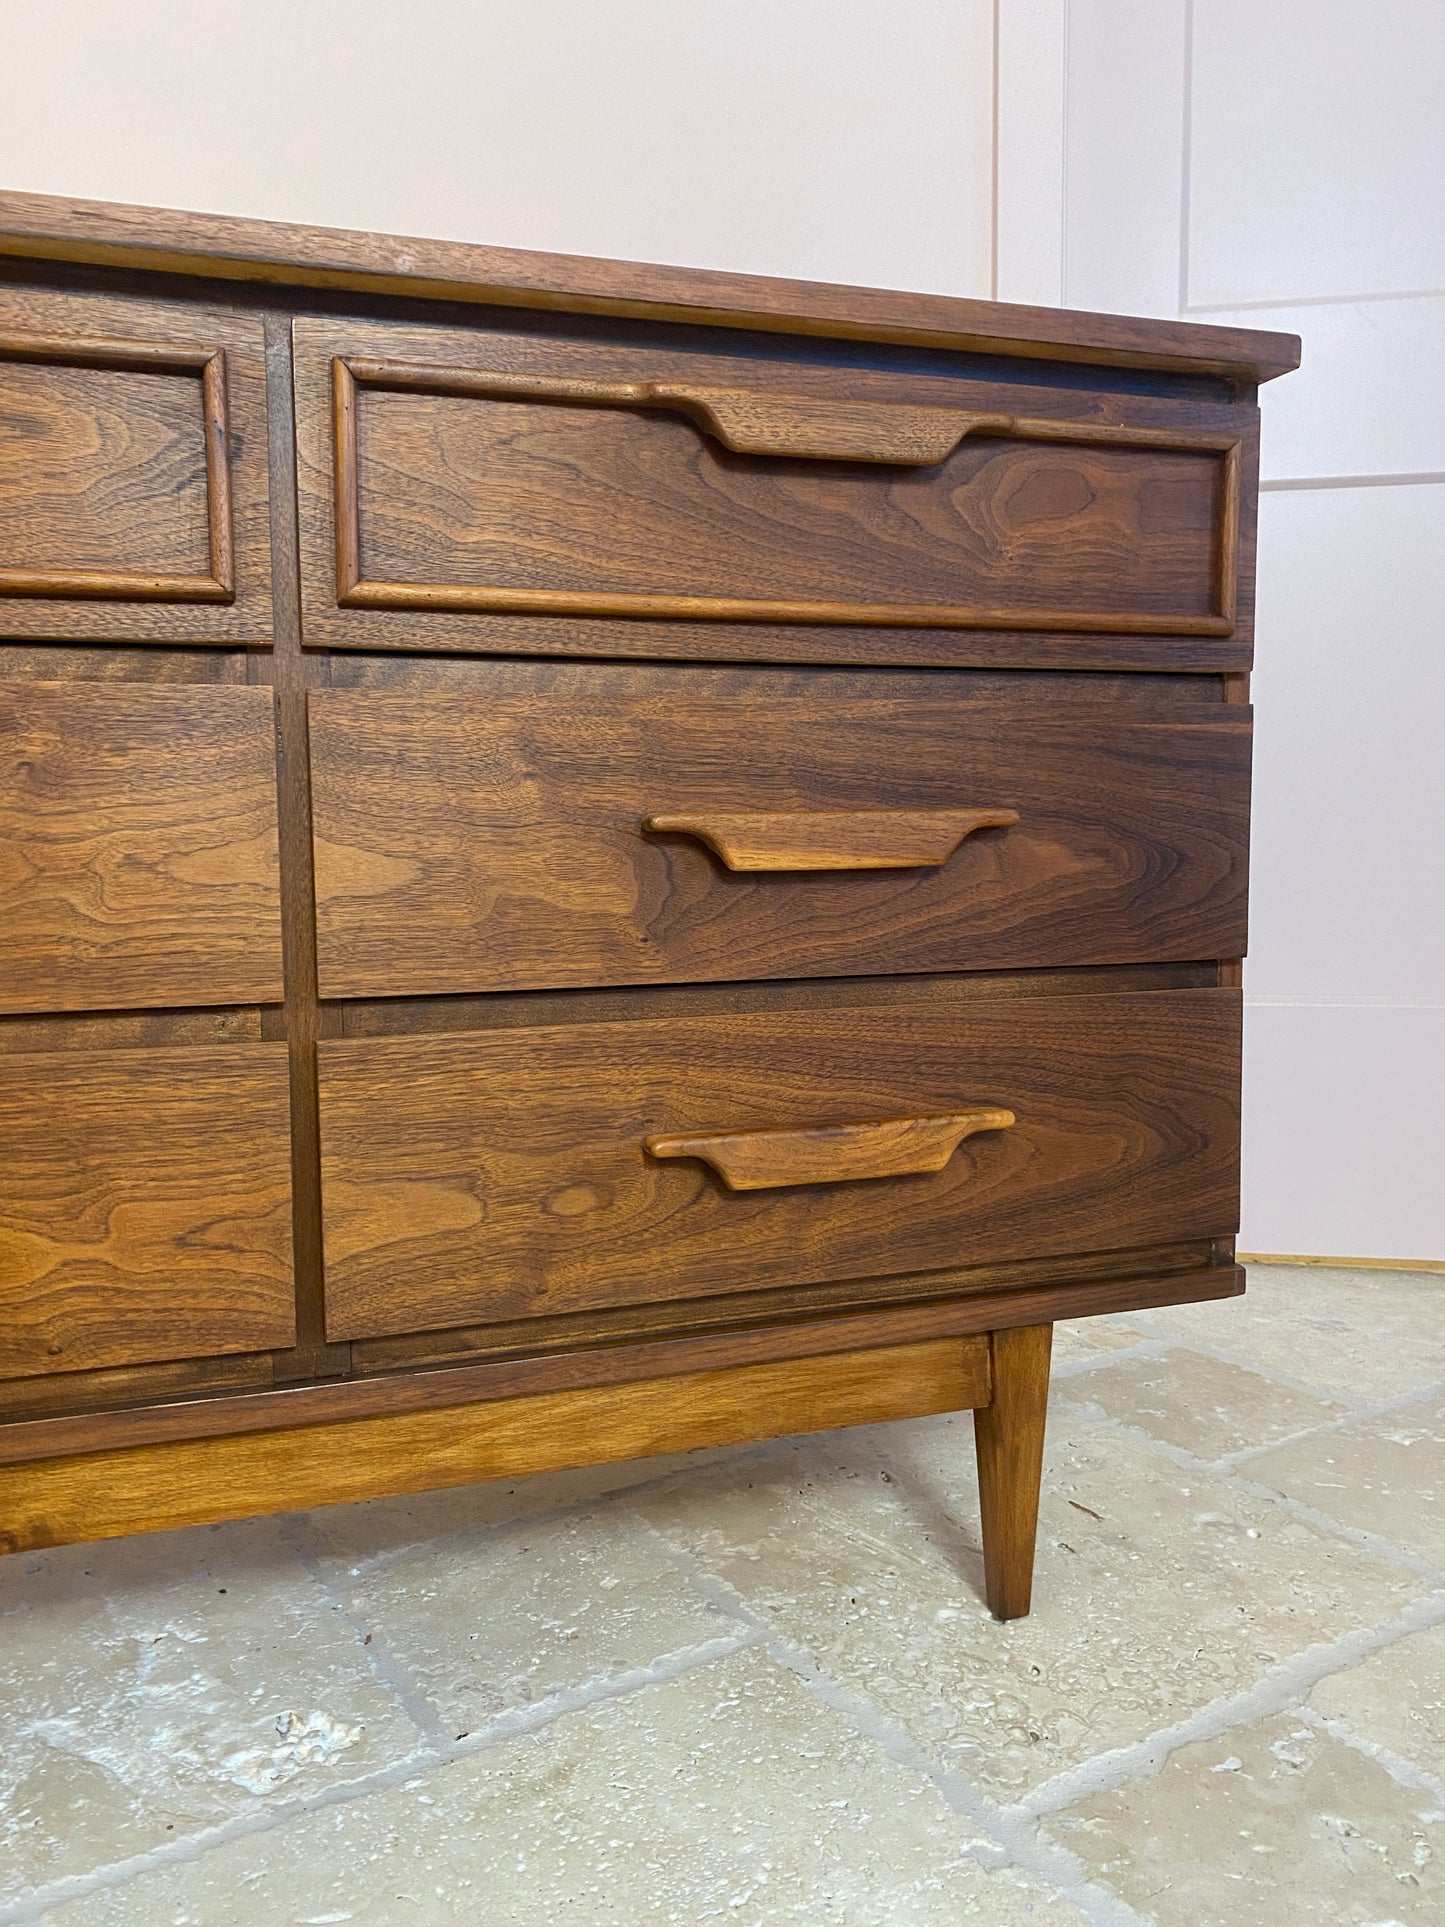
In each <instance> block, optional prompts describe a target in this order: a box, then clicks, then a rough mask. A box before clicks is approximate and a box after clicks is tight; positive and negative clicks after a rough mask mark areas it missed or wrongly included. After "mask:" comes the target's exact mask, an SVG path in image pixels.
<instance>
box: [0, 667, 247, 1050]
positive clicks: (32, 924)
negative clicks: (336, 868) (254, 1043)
mask: <svg viewBox="0 0 1445 1927" xmlns="http://www.w3.org/2000/svg"><path fill="white" fill-rule="evenodd" d="M281 994H282V983H281V917H280V887H279V881H278V873H277V842H276V767H275V725H274V722H273V718H272V696H271V692H270V690H269V689H246V688H227V687H215V686H208V687H204V688H181V687H177V686H175V685H174V684H172V685H169V686H157V685H142V684H118V683H79V682H76V683H4V684H0V1010H3V1011H7V1012H14V1011H63V1010H116V1009H126V1008H131V1009H135V1008H147V1007H155V1006H164V1005H187V1004H231V1003H264V1002H270V1001H276V1000H279V999H280V997H281Z"/></svg>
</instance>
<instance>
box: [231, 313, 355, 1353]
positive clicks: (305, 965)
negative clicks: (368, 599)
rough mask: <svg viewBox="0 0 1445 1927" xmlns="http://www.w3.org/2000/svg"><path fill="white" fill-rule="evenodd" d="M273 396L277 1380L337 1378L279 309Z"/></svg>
mask: <svg viewBox="0 0 1445 1927" xmlns="http://www.w3.org/2000/svg"><path fill="white" fill-rule="evenodd" d="M265 321H266V402H267V420H268V424H269V431H268V432H269V441H270V447H269V456H270V474H271V584H272V587H271V594H272V604H273V610H274V615H273V623H274V627H273V631H272V647H271V649H270V651H269V652H268V651H263V650H256V649H253V650H250V651H249V652H248V654H247V664H248V675H249V679H250V680H251V681H252V682H257V683H265V682H267V681H268V680H269V681H270V682H271V684H272V686H273V687H274V689H275V691H276V778H277V800H278V806H279V812H280V825H281V949H282V957H283V963H284V968H285V975H286V1003H285V1006H284V1008H276V1007H274V1006H273V1007H272V1008H270V1009H268V1010H266V1011H264V1012H263V1014H262V1019H261V1027H262V1035H263V1036H264V1037H271V1038H277V1039H283V1038H284V1040H285V1041H286V1043H287V1044H288V1045H289V1046H290V1052H291V1186H292V1210H293V1226H292V1235H293V1241H294V1249H295V1261H296V1345H295V1348H294V1350H292V1351H288V1352H277V1353H276V1354H275V1356H274V1361H273V1377H274V1379H275V1381H276V1382H277V1383H278V1384H288V1383H291V1382H293V1381H295V1380H297V1379H306V1378H337V1377H340V1376H342V1375H343V1374H345V1373H347V1372H349V1371H350V1370H351V1347H350V1345H349V1344H331V1343H328V1342H327V1338H326V1328H325V1306H324V1302H323V1295H322V1293H323V1284H322V1262H321V1142H320V1130H319V1123H318V1117H317V1106H316V1040H317V1038H318V1037H334V1036H339V1035H340V1034H341V1013H340V1011H337V1010H329V1009H323V1008H322V1006H321V1004H320V1002H319V1000H318V997H317V991H316V897H315V891H314V887H313V875H312V854H311V770H310V759H309V756H308V751H307V741H306V692H307V690H308V688H311V687H313V686H315V685H317V684H324V683H326V682H328V681H329V680H330V658H329V657H328V656H326V655H325V654H317V655H314V656H310V657H308V656H307V655H305V654H304V653H303V651H302V648H301V587H300V576H299V569H300V543H299V536H298V530H297V517H296V423H295V399H294V393H293V389H292V378H291V316H290V315H289V314H287V313H284V312H276V311H268V313H267V314H266V317H265Z"/></svg>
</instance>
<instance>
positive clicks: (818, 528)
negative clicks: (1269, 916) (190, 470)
mask: <svg viewBox="0 0 1445 1927" xmlns="http://www.w3.org/2000/svg"><path fill="white" fill-rule="evenodd" d="M297 342H298V395H299V400H300V406H301V411H302V424H301V432H302V437H303V466H302V498H303V523H304V526H305V530H306V535H305V542H304V546H305V552H306V567H307V573H308V576H309V577H310V578H311V580H310V583H309V588H308V614H310V613H312V612H314V613H315V615H316V616H317V618H318V629H319V632H318V633H317V634H316V635H315V636H313V638H312V639H313V640H316V641H321V640H325V639H326V638H327V637H328V636H330V637H331V639H333V640H342V639H343V638H344V637H345V635H346V633H347V631H346V626H345V625H344V624H338V623H337V622H336V621H335V614H336V611H337V610H339V609H344V610H352V611H368V610H369V611H387V610H392V611H414V612H417V613H418V614H423V615H424V614H425V613H427V612H430V613H431V614H432V615H434V616H442V615H447V614H450V615H454V616H455V615H461V616H472V617H487V616H494V617H495V616H506V615H510V616H513V617H515V616H517V615H522V616H531V617H536V618H539V619H545V618H548V617H553V618H555V617H570V618H575V619H583V620H585V619H589V618H616V617H625V618H630V619H633V620H638V619H641V620H646V621H661V622H664V623H666V622H694V623H696V622H702V623H717V622H726V623H742V624H783V625H787V624H801V625H812V626H817V625H843V626H849V625H872V626H878V627H884V628H896V627H899V626H903V627H920V628H924V629H964V630H966V629H990V630H1007V631H1029V632H1036V631H1062V632H1066V633H1085V634H1087V633H1109V634H1115V635H1121V634H1122V635H1126V636H1127V635H1130V634H1151V635H1159V636H1176V637H1177V636H1196V637H1227V636H1229V635H1230V634H1231V633H1232V631H1233V628H1234V623H1235V603H1236V591H1237V577H1238V545H1239V525H1240V499H1241V486H1242V478H1243V467H1242V463H1243V461H1244V457H1243V455H1242V452H1241V451H1242V441H1241V438H1242V437H1244V436H1248V435H1249V434H1250V433H1251V432H1252V417H1251V415H1250V411H1248V410H1243V409H1238V408H1236V409H1233V410H1228V409H1225V408H1223V407H1219V406H1210V405H1205V406H1204V407H1203V408H1202V409H1196V410H1194V411H1193V413H1191V412H1190V411H1189V410H1188V409H1187V408H1186V407H1184V406H1183V405H1182V404H1174V405H1173V412H1172V413H1171V412H1170V409H1169V407H1168V406H1161V405H1160V404H1158V403H1152V404H1151V403H1149V402H1143V403H1135V404H1133V405H1132V408H1131V406H1130V404H1125V410H1126V411H1128V412H1132V414H1134V415H1135V416H1137V417H1138V419H1137V420H1128V421H1125V420H1120V419H1106V418H1104V417H1105V416H1108V415H1109V414H1110V412H1111V407H1110V404H1108V403H1107V402H1103V403H1102V404H1101V398H1100V397H1099V396H1097V395H1091V394H1090V395H1081V394H1071V393H1069V392H1068V391H1062V392H1061V391H1058V390H1054V391H1049V390H1037V389H1026V390H1022V391H1020V390H1017V389H1011V388H1008V387H1006V386H1004V385H1001V384H994V385H992V386H988V385H985V384H981V383H977V382H952V381H950V380H949V379H948V378H947V377H933V378H931V379H923V378H918V379H914V380H911V381H909V380H905V379H904V378H902V377H898V376H894V377H890V376H887V375H883V374H876V373H870V372H868V371H861V370H854V369H849V370H844V369H828V368H826V367H825V368H819V367H816V366H813V367H809V366H806V365H805V364H798V365H796V366H793V367H789V366H788V364H786V363H782V364H778V363H774V362H766V361H758V362H751V361H748V360H746V359H743V358H740V357H721V358H713V357H704V356H699V355H691V356H689V355H679V354H677V353H676V352H675V351H665V350H648V349H644V348H630V349H623V348H613V349H602V348H600V347H596V346H593V345H590V344H583V343H577V342H568V343H552V344H546V343H538V342H536V341H529V340H528V339H527V338H526V337H508V336H505V335H500V334H499V335H495V336H492V335H486V334H481V333H476V334H470V335H467V334H453V333H450V332H448V331H442V330H435V331H433V330H421V329H407V328H396V329H392V330H388V329H386V328H382V327H376V328H372V329H369V330H367V329H355V330H353V331H352V332H351V333H350V334H349V335H348V333H347V332H346V331H345V330H343V329H341V328H339V327H338V326H337V325H335V324H325V323H321V322H301V323H298V324H297ZM788 383H791V385H792V392H789V388H788V387H787V386H786V385H784V384H788ZM1151 408H1152V410H1153V412H1152V413H1151V412H1150V411H1151ZM1081 410H1084V411H1087V412H1080V411H1081ZM1112 411H1113V412H1114V413H1118V412H1120V411H1119V405H1118V403H1117V402H1114V403H1113V404H1112ZM328 608H329V611H330V617H331V619H330V620H328V619H327V610H328ZM401 646H405V645H404V644H403V645H401ZM410 646H412V647H417V646H425V645H424V644H418V643H417V642H416V641H415V640H413V641H412V643H411V645H410ZM514 646H515V645H514ZM522 646H525V645H522Z"/></svg>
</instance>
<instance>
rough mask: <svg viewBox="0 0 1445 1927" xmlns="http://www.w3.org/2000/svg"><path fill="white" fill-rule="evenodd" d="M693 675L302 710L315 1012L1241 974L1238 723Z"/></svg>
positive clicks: (1244, 795) (581, 680)
mask: <svg viewBox="0 0 1445 1927" xmlns="http://www.w3.org/2000/svg"><path fill="white" fill-rule="evenodd" d="M714 673H715V672H711V671H698V672H696V674H695V675H694V676H692V677H690V678H689V679H688V682H687V685H686V687H683V686H681V685H680V686H679V690H678V693H677V695H676V696H675V697H670V696H667V695H662V696H655V697H651V698H639V699H637V700H633V701H629V700H627V699H626V698H625V697H619V696H617V695H616V694H615V693H614V694H612V695H610V696H603V695H601V694H598V695H596V696H591V695H589V693H588V690H587V687H586V684H587V680H588V676H587V672H583V671H580V670H579V671H576V672H572V674H571V675H570V677H569V681H568V693H567V694H565V695H562V696H557V695H550V694H539V695H538V696H536V697H527V696H523V695H519V694H515V693H514V694H502V693H499V694H498V695H497V696H496V697H489V696H486V695H484V694H482V693H481V692H480V691H476V692H469V693H467V694H465V695H464V694H462V693H460V692H454V691H449V692H447V693H445V694H443V693H428V694H421V695H418V694H402V693H395V694H392V693H382V692H372V691H348V690H321V691H314V692H313V693H312V695H311V698H310V717H311V761H312V778H313V785H314V809H315V830H316V889H317V913H318V936H317V943H318V962H319V970H320V982H321V992H322V995H323V996H326V997H368V996H402V995H412V996H420V995H427V994H436V993H448V992H450V993H462V992H468V991H487V990H503V989H520V988H532V987H547V986H569V985H571V986H578V985H587V984H633V983H647V982H658V983H665V982H680V981H707V980H721V979H739V978H744V977H756V978H774V977H800V976H813V975H818V976H835V975H848V974H861V973H870V972H890V971H925V970H929V971H931V970H953V969H984V968H1022V967H1026V966H1040V965H1062V964H1092V963H1132V962H1140V961H1147V960H1156V961H1169V960H1186V959H1194V958H1206V957H1231V956H1238V955H1241V954H1242V952H1243V950H1244V940H1245V908H1246V904H1245V892H1246V853H1247V832H1248V809H1249V747H1250V744H1249V723H1248V715H1249V712H1248V711H1247V710H1246V709H1243V708H1235V707H1232V706H1225V705H1223V704H1220V705H1218V706H1217V707H1214V706H1208V707H1206V706H1205V705H1202V704H1201V705H1199V706H1198V707H1197V708H1196V709H1194V710H1193V711H1192V718H1193V719H1192V720H1178V719H1175V720H1135V721H1127V720H1117V719H1115V713H1114V712H1111V711H1110V710H1108V709H1107V708H1106V707H1105V706H1104V705H1102V704H1093V705H1090V706H1088V707H1084V706H1079V707H1075V708H1069V707H1063V706H1059V705H1055V704H1047V705H1046V704H1044V703H1035V704H1033V705H1029V706H1024V705H1022V704H1012V705H1009V704H1003V703H992V704H983V703H969V702H967V701H964V700H961V699H950V698H949V697H947V696H946V695H942V696H940V697H939V698H938V699H937V700H873V699H869V698H867V697H854V698H852V699H833V698H830V697H828V696H826V695H814V694H807V693H804V694H798V693H796V692H790V690H789V688H788V685H789V683H790V680H791V679H789V678H786V677H783V676H780V675H776V672H768V671H759V672H756V673H755V675H754V676H753V677H752V678H750V679H749V684H748V687H749V689H750V690H751V691H752V693H747V694H729V693H725V692H724V691H723V690H721V689H719V690H718V691H717V693H715V694H709V693H707V691H706V690H702V691H700V689H699V684H700V683H701V682H702V681H703V679H704V678H707V679H711V678H712V676H713V675H714ZM597 680H598V685H599V689H600V688H601V686H602V684H603V682H604V681H605V680H606V678H605V674H604V672H598V677H597ZM722 680H723V678H722V677H721V675H719V676H718V681H719V682H721V681H722ZM770 683H776V685H777V686H776V687H774V688H771V689H770V688H769V687H768V685H769V684H770ZM610 687H611V688H612V690H613V691H614V692H615V690H616V687H617V685H616V682H615V680H614V681H613V682H612V683H611V684H610ZM1176 718H1177V712H1176ZM1011 819H1014V820H1011ZM649 826H651V827H649ZM879 866H882V867H879Z"/></svg>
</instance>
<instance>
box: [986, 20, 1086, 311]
mask: <svg viewBox="0 0 1445 1927" xmlns="http://www.w3.org/2000/svg"><path fill="white" fill-rule="evenodd" d="M996 18H997V23H998V125H997V136H996V138H997V150H996V151H997V157H998V158H997V167H998V176H997V185H996V193H997V223H998V226H997V237H996V256H995V271H994V293H995V295H996V296H997V298H998V300H1000V301H1024V302H1028V303H1031V304H1032V305H1034V306H1036V307H1041V308H1058V307H1062V306H1063V301H1064V120H1065V115H1064V89H1065V79H1066V70H1067V37H1068V18H1069V4H1068V0H998V9H997V15H996Z"/></svg>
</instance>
